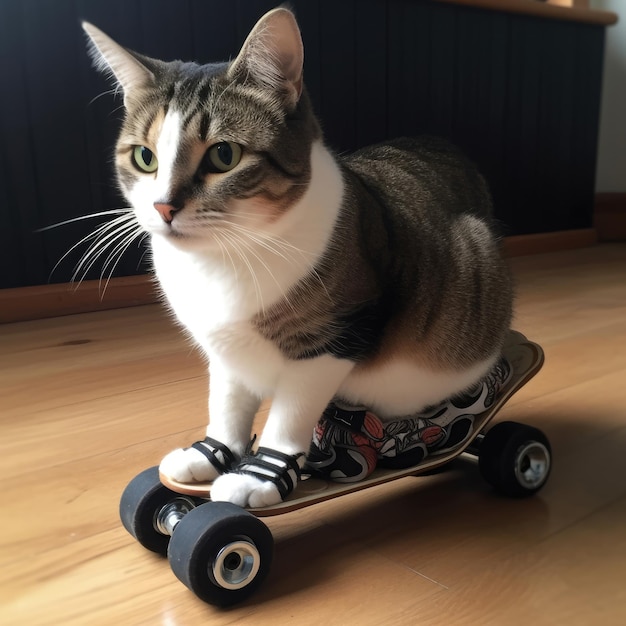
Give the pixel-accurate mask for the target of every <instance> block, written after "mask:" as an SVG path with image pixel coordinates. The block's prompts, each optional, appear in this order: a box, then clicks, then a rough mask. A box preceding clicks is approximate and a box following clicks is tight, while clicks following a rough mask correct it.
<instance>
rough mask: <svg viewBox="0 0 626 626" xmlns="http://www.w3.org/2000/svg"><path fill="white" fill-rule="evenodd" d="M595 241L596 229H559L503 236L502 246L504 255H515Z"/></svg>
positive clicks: (558, 249) (581, 245)
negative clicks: (552, 231) (549, 231)
mask: <svg viewBox="0 0 626 626" xmlns="http://www.w3.org/2000/svg"><path fill="white" fill-rule="evenodd" d="M596 243H598V234H597V233H596V229H595V228H581V229H579V230H560V231H557V232H554V233H536V234H533V235H514V236H512V237H505V239H504V242H503V248H504V253H505V255H506V256H508V257H515V256H528V255H531V254H543V253H545V252H559V251H561V250H574V249H576V248H588V247H589V246H593V245H595V244H596Z"/></svg>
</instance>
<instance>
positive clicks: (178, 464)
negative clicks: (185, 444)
mask: <svg viewBox="0 0 626 626" xmlns="http://www.w3.org/2000/svg"><path fill="white" fill-rule="evenodd" d="M159 470H160V472H161V473H162V474H164V475H165V476H167V477H169V478H173V479H174V480H177V481H178V482H181V483H193V482H198V483H200V482H209V481H212V480H215V479H216V478H217V477H218V476H219V472H218V470H216V469H215V467H213V465H211V463H210V462H209V460H208V459H207V458H206V457H205V456H204V455H203V454H202V453H201V452H199V451H198V450H196V449H195V448H188V449H186V450H183V448H178V449H177V450H173V451H172V452H170V453H169V454H167V455H165V457H163V460H162V461H161V464H160V465H159Z"/></svg>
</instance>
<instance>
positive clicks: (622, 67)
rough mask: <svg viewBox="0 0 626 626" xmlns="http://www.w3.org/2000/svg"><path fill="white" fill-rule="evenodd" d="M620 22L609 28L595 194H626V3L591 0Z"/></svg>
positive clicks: (591, 4)
mask: <svg viewBox="0 0 626 626" xmlns="http://www.w3.org/2000/svg"><path fill="white" fill-rule="evenodd" d="M590 6H591V7H592V8H594V9H599V10H603V11H612V12H613V13H617V14H618V15H619V21H618V23H617V24H614V25H613V26H609V27H608V28H607V36H606V48H605V56H604V76H603V86H602V111H601V116H600V141H599V146H598V169H597V176H596V191H598V192H602V191H621V192H626V2H625V1H624V0H591V3H590Z"/></svg>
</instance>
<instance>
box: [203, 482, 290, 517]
mask: <svg viewBox="0 0 626 626" xmlns="http://www.w3.org/2000/svg"><path fill="white" fill-rule="evenodd" d="M211 500H213V501H214V502H232V503H233V504H236V505H238V506H242V507H245V506H249V507H251V508H254V509H256V508H261V507H264V506H271V505H273V504H278V503H279V502H281V501H282V499H281V497H280V493H279V492H278V489H277V488H276V485H274V483H272V482H270V481H268V480H259V479H258V478H255V477H254V476H248V475H246V474H224V475H223V476H220V477H219V478H218V479H217V480H216V481H215V482H214V483H213V485H212V486H211Z"/></svg>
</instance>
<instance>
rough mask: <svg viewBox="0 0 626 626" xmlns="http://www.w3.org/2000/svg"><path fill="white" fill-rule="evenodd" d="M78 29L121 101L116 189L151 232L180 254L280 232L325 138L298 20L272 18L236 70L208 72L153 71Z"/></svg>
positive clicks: (158, 66)
mask: <svg viewBox="0 0 626 626" xmlns="http://www.w3.org/2000/svg"><path fill="white" fill-rule="evenodd" d="M83 27H84V29H85V31H86V32H87V34H88V36H89V38H90V40H91V43H92V46H91V51H92V55H93V57H94V59H95V61H96V63H97V65H98V67H99V68H100V69H103V70H105V71H107V72H109V73H110V74H111V75H112V77H113V78H114V80H115V81H116V82H117V84H118V85H119V86H120V87H121V89H122V91H123V94H124V105H125V110H126V114H125V119H124V122H123V126H122V130H121V133H120V137H119V140H118V143H117V149H116V166H117V172H118V180H119V183H120V186H121V188H122V191H123V193H124V194H125V196H126V197H127V198H128V200H129V202H130V203H131V204H132V206H133V208H134V210H135V213H136V216H137V219H138V221H139V223H140V224H141V226H142V227H143V228H144V230H146V231H147V232H149V233H151V234H153V235H157V236H164V237H167V238H169V239H170V240H171V241H172V242H173V243H174V244H175V245H179V246H181V247H190V246H191V247H196V246H201V247H204V246H206V245H210V244H211V242H212V241H213V240H214V238H215V233H219V232H222V233H227V232H228V230H232V229H237V228H239V229H241V228H247V229H252V230H254V231H255V232H257V233H263V232H264V231H267V232H268V233H276V232H280V223H281V220H282V219H283V217H284V216H285V215H286V214H288V213H289V209H290V207H291V206H292V205H293V204H294V203H295V202H297V200H298V199H299V198H300V197H301V196H302V194H303V193H304V192H305V191H306V188H307V184H308V182H309V178H310V152H311V146H312V143H313V141H314V140H315V139H316V138H317V137H319V134H320V131H319V126H318V124H317V122H316V120H315V117H314V115H313V113H312V111H311V107H310V104H309V101H308V98H307V96H306V94H305V93H304V92H303V84H302V65H303V47H302V39H301V37H300V32H299V29H298V26H297V24H296V21H295V19H294V16H293V14H292V13H291V12H290V11H288V10H286V9H282V8H280V9H275V10H273V11H270V12H269V13H267V14H266V15H265V16H263V17H262V18H261V19H260V20H259V22H258V23H257V24H256V26H255V27H254V28H253V30H252V31H251V33H250V35H249V36H248V38H247V39H246V41H245V42H244V44H243V47H242V49H241V51H240V53H239V55H238V56H237V57H236V58H235V60H234V61H232V62H230V63H220V64H209V65H198V64H195V63H183V62H181V61H173V62H164V61H159V60H155V59H150V58H147V57H144V56H142V55H139V54H137V53H135V52H131V51H129V50H127V49H125V48H123V47H122V46H120V45H119V44H117V43H116V42H115V41H113V40H112V39H111V38H110V37H108V36H107V35H105V34H104V33H102V32H101V31H100V30H98V29H97V28H95V27H94V26H92V25H91V24H87V23H85V24H83Z"/></svg>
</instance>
